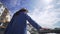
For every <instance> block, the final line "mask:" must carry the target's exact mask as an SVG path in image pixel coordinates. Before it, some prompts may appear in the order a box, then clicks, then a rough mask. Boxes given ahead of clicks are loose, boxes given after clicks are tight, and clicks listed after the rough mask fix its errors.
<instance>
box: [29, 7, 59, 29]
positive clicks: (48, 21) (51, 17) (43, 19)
mask: <svg viewBox="0 0 60 34" xmlns="http://www.w3.org/2000/svg"><path fill="white" fill-rule="evenodd" d="M46 8H47V9H46ZM46 8H45V9H46V10H45V11H41V12H40V10H39V9H38V8H35V9H34V10H33V12H31V13H29V15H30V16H31V17H32V19H33V20H35V21H36V22H37V23H38V24H39V25H41V26H42V27H46V28H55V26H54V24H55V23H56V21H57V20H59V19H58V18H57V17H56V15H58V13H56V12H54V11H51V12H50V11H49V10H48V9H50V8H53V6H48V7H46Z"/></svg>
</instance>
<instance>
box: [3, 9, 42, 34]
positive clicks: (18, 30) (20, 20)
mask: <svg viewBox="0 0 60 34" xmlns="http://www.w3.org/2000/svg"><path fill="white" fill-rule="evenodd" d="M27 12H28V10H27V9H25V8H22V9H21V10H19V11H18V12H16V13H15V14H14V15H13V17H12V19H11V21H10V23H9V24H8V26H7V28H6V31H5V33H4V34H27V32H26V27H27V22H26V21H28V22H29V23H30V24H31V25H32V26H33V27H35V28H36V29H38V30H39V29H41V26H39V25H38V24H37V23H36V22H35V21H34V20H32V19H31V17H30V16H28V15H27Z"/></svg>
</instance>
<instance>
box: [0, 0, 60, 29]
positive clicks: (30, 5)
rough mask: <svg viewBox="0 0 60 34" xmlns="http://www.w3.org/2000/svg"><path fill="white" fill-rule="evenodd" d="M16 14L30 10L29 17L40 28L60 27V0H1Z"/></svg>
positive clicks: (0, 0)
mask: <svg viewBox="0 0 60 34" xmlns="http://www.w3.org/2000/svg"><path fill="white" fill-rule="evenodd" d="M0 2H2V3H3V4H4V6H5V7H7V8H8V9H9V11H10V12H11V13H12V14H14V13H15V12H16V11H18V10H19V9H21V8H23V7H24V8H27V9H28V10H29V13H28V15H29V16H30V17H31V18H32V19H33V20H34V21H36V22H37V23H38V24H39V25H40V26H42V27H46V28H56V27H58V28H59V27H60V0H0Z"/></svg>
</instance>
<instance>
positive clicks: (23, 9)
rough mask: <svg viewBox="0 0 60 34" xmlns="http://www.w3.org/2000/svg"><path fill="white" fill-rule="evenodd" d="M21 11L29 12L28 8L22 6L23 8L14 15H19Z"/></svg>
mask: <svg viewBox="0 0 60 34" xmlns="http://www.w3.org/2000/svg"><path fill="white" fill-rule="evenodd" d="M20 12H28V10H27V9H25V8H22V9H20V10H19V11H17V12H16V13H15V14H14V15H13V17H14V16H17V15H19V13H20Z"/></svg>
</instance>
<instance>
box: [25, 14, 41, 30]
mask: <svg viewBox="0 0 60 34" xmlns="http://www.w3.org/2000/svg"><path fill="white" fill-rule="evenodd" d="M25 15H26V19H27V20H28V22H29V23H30V24H31V25H32V26H33V27H35V28H36V29H38V30H39V29H40V28H41V26H40V25H38V24H37V23H36V22H35V21H34V20H32V19H31V17H30V16H28V15H27V14H25Z"/></svg>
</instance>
